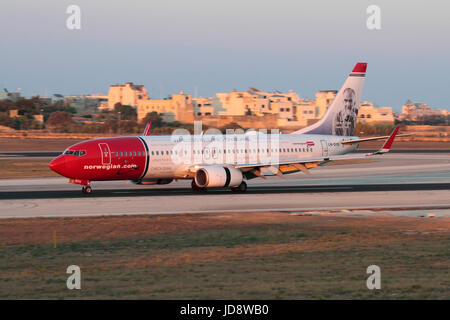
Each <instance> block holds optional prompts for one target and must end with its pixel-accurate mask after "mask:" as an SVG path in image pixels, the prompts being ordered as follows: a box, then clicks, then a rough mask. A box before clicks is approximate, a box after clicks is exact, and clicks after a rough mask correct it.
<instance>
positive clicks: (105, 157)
mask: <svg viewBox="0 0 450 320" xmlns="http://www.w3.org/2000/svg"><path fill="white" fill-rule="evenodd" d="M98 146H99V148H100V152H101V154H102V165H106V164H111V151H110V150H109V146H108V144H107V143H99V144H98Z"/></svg>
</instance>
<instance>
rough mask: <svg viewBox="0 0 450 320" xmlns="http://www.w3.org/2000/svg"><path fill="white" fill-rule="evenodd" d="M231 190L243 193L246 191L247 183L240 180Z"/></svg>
mask: <svg viewBox="0 0 450 320" xmlns="http://www.w3.org/2000/svg"><path fill="white" fill-rule="evenodd" d="M231 191H233V192H239V193H244V192H245V191H247V184H246V183H245V182H244V181H242V182H241V184H240V185H238V186H237V187H232V188H231Z"/></svg>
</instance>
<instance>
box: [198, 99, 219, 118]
mask: <svg viewBox="0 0 450 320" xmlns="http://www.w3.org/2000/svg"><path fill="white" fill-rule="evenodd" d="M192 103H193V104H194V115H195V116H211V115H217V111H216V109H215V108H214V106H213V98H192Z"/></svg>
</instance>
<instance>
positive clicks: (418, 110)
mask: <svg viewBox="0 0 450 320" xmlns="http://www.w3.org/2000/svg"><path fill="white" fill-rule="evenodd" d="M442 116H444V114H443V113H442V111H441V110H438V109H433V108H431V107H430V106H429V105H427V104H425V103H413V102H411V101H408V102H407V103H406V104H405V105H404V106H402V113H401V114H399V116H398V119H399V120H400V121H403V120H407V121H424V120H427V119H429V118H432V117H442Z"/></svg>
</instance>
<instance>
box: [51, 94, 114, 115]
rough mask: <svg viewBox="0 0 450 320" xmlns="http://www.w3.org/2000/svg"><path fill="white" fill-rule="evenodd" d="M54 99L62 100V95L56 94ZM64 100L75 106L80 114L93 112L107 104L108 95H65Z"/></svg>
mask: <svg viewBox="0 0 450 320" xmlns="http://www.w3.org/2000/svg"><path fill="white" fill-rule="evenodd" d="M52 101H58V102H60V95H54V97H53V98H52ZM63 101H64V102H65V103H66V104H67V105H69V106H70V107H72V108H75V110H76V111H77V114H78V115H86V114H92V113H95V112H96V111H97V109H99V108H100V109H101V106H102V105H103V106H104V105H106V103H107V101H108V96H105V95H99V94H96V95H83V94H81V95H73V96H64V98H63Z"/></svg>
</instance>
